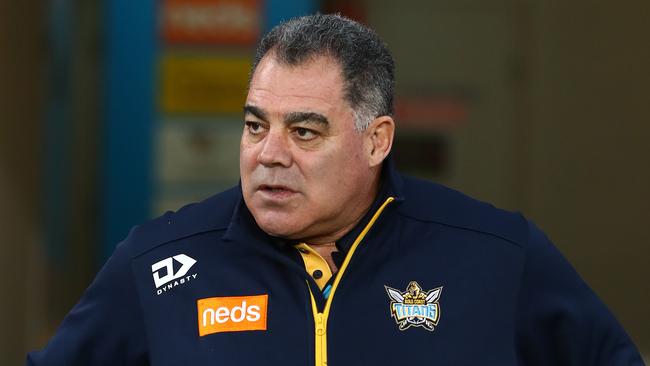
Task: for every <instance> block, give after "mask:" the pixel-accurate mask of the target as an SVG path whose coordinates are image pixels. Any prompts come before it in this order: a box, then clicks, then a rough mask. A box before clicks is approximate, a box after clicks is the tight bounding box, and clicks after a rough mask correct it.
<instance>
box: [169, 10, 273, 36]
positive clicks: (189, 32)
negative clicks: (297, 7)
mask: <svg viewBox="0 0 650 366" xmlns="http://www.w3.org/2000/svg"><path fill="white" fill-rule="evenodd" d="M260 28H261V0H164V1H163V3H162V34H163V38H164V39H165V41H166V42H167V43H172V44H241V45H250V44H253V43H255V42H256V41H257V38H258V37H259V34H260Z"/></svg>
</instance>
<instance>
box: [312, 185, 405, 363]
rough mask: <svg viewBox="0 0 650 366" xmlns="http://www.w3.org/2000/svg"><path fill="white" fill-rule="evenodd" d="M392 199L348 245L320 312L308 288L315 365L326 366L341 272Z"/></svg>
mask: <svg viewBox="0 0 650 366" xmlns="http://www.w3.org/2000/svg"><path fill="white" fill-rule="evenodd" d="M394 200H395V198H394V197H388V198H387V199H386V201H384V203H383V204H382V205H381V206H380V207H379V209H378V210H377V211H376V212H375V214H374V215H373V216H372V218H371V219H370V222H368V224H367V225H366V227H365V228H363V231H361V233H360V234H359V236H357V238H356V239H355V240H354V243H352V247H350V251H349V252H348V255H346V256H345V260H344V261H343V264H342V265H341V268H340V269H339V271H338V273H337V274H336V277H335V278H334V284H333V285H332V290H331V291H330V296H329V297H328V298H327V302H326V303H325V310H324V311H323V312H322V313H319V312H318V306H317V305H316V300H314V294H313V293H312V292H311V288H310V289H309V292H310V295H311V309H312V312H313V313H314V327H315V353H316V366H327V319H328V318H329V312H330V309H331V307H332V301H333V300H334V294H335V293H336V289H337V288H338V285H339V283H340V282H341V278H342V277H343V273H344V272H345V270H346V269H347V268H348V264H350V260H351V259H352V255H354V252H355V251H356V250H357V247H358V246H359V244H360V243H361V241H362V240H363V238H364V237H365V236H366V234H367V233H368V231H370V229H371V228H372V226H373V225H374V224H375V221H377V219H378V218H379V215H381V213H382V212H383V211H384V209H385V208H386V206H388V204H389V203H391V202H393V201H394Z"/></svg>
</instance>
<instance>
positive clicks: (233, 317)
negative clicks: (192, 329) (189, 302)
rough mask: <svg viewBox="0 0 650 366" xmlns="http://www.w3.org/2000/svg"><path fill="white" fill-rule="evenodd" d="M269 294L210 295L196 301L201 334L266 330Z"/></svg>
mask: <svg viewBox="0 0 650 366" xmlns="http://www.w3.org/2000/svg"><path fill="white" fill-rule="evenodd" d="M268 300H269V295H257V296H228V297H209V298H206V299H199V300H197V301H196V305H197V307H198V318H199V319H198V320H199V335H200V336H201V337H203V336H205V335H208V334H213V333H221V332H241V331H245V330H266V305H267V303H268Z"/></svg>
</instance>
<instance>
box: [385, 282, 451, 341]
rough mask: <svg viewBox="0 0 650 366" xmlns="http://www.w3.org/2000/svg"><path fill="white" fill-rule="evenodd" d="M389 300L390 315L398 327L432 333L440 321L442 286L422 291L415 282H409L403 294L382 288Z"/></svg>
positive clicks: (388, 288) (392, 289)
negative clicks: (420, 328) (413, 328)
mask: <svg viewBox="0 0 650 366" xmlns="http://www.w3.org/2000/svg"><path fill="white" fill-rule="evenodd" d="M384 287H385V288H386V292H387V293H388V297H389V298H390V300H391V301H390V313H391V316H392V317H393V318H395V322H397V325H398V327H399V330H405V329H407V328H409V327H411V326H413V327H422V328H424V329H426V330H428V331H433V330H434V329H435V327H436V325H438V320H440V304H439V303H438V299H440V293H441V292H442V286H440V287H438V288H434V289H433V290H429V291H423V290H422V287H420V285H418V283H417V282H415V281H411V282H410V283H409V284H408V286H407V287H406V291H405V292H401V291H399V290H396V289H394V288H390V287H388V286H384Z"/></svg>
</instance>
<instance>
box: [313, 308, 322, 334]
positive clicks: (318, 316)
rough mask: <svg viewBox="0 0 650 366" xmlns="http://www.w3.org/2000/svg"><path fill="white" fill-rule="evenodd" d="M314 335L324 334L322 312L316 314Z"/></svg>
mask: <svg viewBox="0 0 650 366" xmlns="http://www.w3.org/2000/svg"><path fill="white" fill-rule="evenodd" d="M314 320H315V321H316V335H319V336H322V335H324V334H325V321H324V320H325V319H324V317H323V313H318V314H316V319H314Z"/></svg>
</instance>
